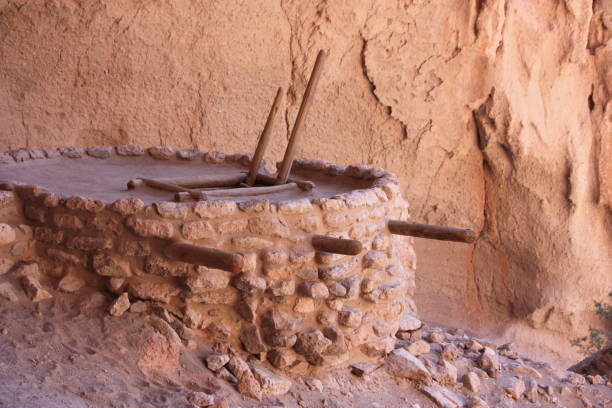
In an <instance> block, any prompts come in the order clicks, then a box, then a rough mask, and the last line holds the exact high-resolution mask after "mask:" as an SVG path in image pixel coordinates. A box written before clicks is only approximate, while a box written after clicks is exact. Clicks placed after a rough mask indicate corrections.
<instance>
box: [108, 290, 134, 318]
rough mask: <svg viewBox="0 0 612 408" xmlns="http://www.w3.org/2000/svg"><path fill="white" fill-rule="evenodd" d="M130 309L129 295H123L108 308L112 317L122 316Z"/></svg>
mask: <svg viewBox="0 0 612 408" xmlns="http://www.w3.org/2000/svg"><path fill="white" fill-rule="evenodd" d="M129 308H130V299H129V297H128V294H127V293H122V294H121V295H120V296H118V297H117V298H116V299H115V300H113V302H112V303H111V304H110V306H109V307H108V313H109V314H110V315H111V316H121V315H122V314H123V313H125V312H126V311H127V310H128V309H129Z"/></svg>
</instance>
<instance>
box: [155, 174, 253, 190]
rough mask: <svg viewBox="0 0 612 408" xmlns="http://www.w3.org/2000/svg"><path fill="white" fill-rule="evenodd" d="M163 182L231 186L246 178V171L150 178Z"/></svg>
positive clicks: (179, 184) (183, 185)
mask: <svg viewBox="0 0 612 408" xmlns="http://www.w3.org/2000/svg"><path fill="white" fill-rule="evenodd" d="M150 180H154V181H157V182H161V183H167V184H174V185H177V186H179V187H184V188H188V189H189V188H208V187H231V186H237V185H238V184H240V183H242V182H244V181H245V180H246V173H237V174H207V175H202V176H189V177H167V178H155V179H150Z"/></svg>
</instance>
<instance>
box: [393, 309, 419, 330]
mask: <svg viewBox="0 0 612 408" xmlns="http://www.w3.org/2000/svg"><path fill="white" fill-rule="evenodd" d="M422 325H423V323H421V321H420V320H419V319H417V317H416V316H415V315H413V314H412V313H409V312H406V313H404V314H403V315H402V317H400V319H399V322H398V330H399V331H413V330H418V329H420V328H421V326H422Z"/></svg>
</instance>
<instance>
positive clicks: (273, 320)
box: [261, 309, 302, 332]
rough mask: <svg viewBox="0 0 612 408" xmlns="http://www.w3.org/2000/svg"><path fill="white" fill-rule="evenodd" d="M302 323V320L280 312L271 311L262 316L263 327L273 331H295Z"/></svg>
mask: <svg viewBox="0 0 612 408" xmlns="http://www.w3.org/2000/svg"><path fill="white" fill-rule="evenodd" d="M301 322H302V319H295V318H293V317H291V316H290V315H288V314H287V313H285V312H282V311H280V310H275V309H272V310H269V311H268V312H266V313H265V314H264V315H263V316H262V321H261V324H262V327H263V328H266V329H271V330H273V331H277V332H280V331H289V332H292V331H295V330H296V329H297V328H298V327H299V326H300V323H301Z"/></svg>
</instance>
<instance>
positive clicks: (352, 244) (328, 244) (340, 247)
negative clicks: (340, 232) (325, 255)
mask: <svg viewBox="0 0 612 408" xmlns="http://www.w3.org/2000/svg"><path fill="white" fill-rule="evenodd" d="M311 242H312V246H313V248H314V249H316V250H317V251H323V252H331V253H333V254H342V255H358V254H360V253H361V251H363V244H362V243H361V242H359V241H355V240H354V239H340V238H331V237H326V236H324V235H313V236H312V241H311Z"/></svg>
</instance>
